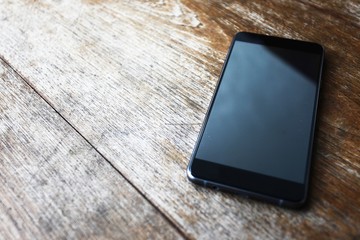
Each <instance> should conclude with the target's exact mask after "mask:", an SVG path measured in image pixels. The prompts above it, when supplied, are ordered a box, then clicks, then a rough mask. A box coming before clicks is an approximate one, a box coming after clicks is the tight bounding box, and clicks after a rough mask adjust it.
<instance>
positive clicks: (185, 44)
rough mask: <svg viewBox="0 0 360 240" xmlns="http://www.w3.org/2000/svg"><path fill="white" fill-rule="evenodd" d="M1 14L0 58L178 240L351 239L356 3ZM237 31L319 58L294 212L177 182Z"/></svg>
mask: <svg viewBox="0 0 360 240" xmlns="http://www.w3.org/2000/svg"><path fill="white" fill-rule="evenodd" d="M0 14H1V15H0V29H2V31H1V32H0V56H1V57H3V58H4V59H6V61H8V62H9V63H10V64H11V65H12V66H13V67H14V68H15V69H16V70H17V71H18V72H19V73H20V74H21V76H22V77H23V78H24V79H26V80H27V81H28V82H29V84H30V85H31V86H33V87H34V88H35V89H36V90H37V91H38V92H39V93H40V94H41V95H42V96H43V97H44V98H45V99H47V101H48V102H49V103H51V105H52V106H54V108H56V110H57V111H58V112H59V113H60V114H61V115H62V116H63V117H64V118H66V119H67V120H68V121H69V122H70V123H71V124H72V125H73V126H75V128H76V129H77V130H78V131H79V132H80V133H81V134H82V135H83V136H85V137H86V138H87V139H88V140H89V141H90V142H91V144H93V145H94V146H95V147H96V148H97V149H98V150H99V151H100V152H101V153H102V154H103V155H104V156H105V157H106V158H107V159H109V160H110V161H111V163H112V164H114V166H116V168H117V169H118V170H119V171H120V172H121V173H122V174H123V176H125V177H126V178H127V179H128V180H129V181H130V182H131V183H132V184H134V185H135V186H136V187H137V188H138V189H140V191H141V192H142V193H143V194H144V195H145V196H146V197H147V198H148V199H150V200H151V201H152V203H153V204H154V205H156V206H158V207H159V208H160V209H161V211H162V212H163V213H164V214H165V215H166V216H167V217H169V218H170V219H171V220H172V221H173V223H174V224H175V225H176V226H177V227H179V229H181V230H182V231H183V233H184V234H185V235H186V236H187V237H189V238H200V239H201V238H202V239H209V238H215V239H217V238H224V237H226V238H257V239H264V238H269V239H271V238H274V239H279V238H280V239H281V238H290V239H291V238H302V237H304V238H326V239H328V238H335V239H339V238H341V239H352V238H359V237H360V190H359V189H360V164H359V159H360V148H359V146H360V129H359V128H360V123H359V119H360V107H359V105H360V83H359V80H358V79H360V73H359V71H358V69H360V61H359V57H358V55H359V52H360V41H359V40H360V31H359V29H360V21H359V20H360V4H359V2H358V1H350V0H348V1H324V2H320V1H296V2H295V1H267V2H264V1H190V0H189V1H187V0H184V1H165V0H164V1H131V2H130V1H110V0H109V1H94V0H91V1H89V0H88V1H81V2H80V1H65V0H64V1H56V2H50V1H19V2H12V1H2V2H1V3H0ZM237 31H252V32H259V33H265V34H271V35H277V36H283V37H289V38H297V39H302V40H309V41H315V42H319V43H321V44H323V45H324V47H325V50H326V57H325V58H326V66H325V71H324V77H323V85H322V90H321V96H320V113H319V121H318V122H319V124H318V130H317V134H316V144H315V148H316V149H315V153H314V168H313V171H312V178H311V185H312V189H311V194H310V197H311V201H310V203H309V206H308V207H307V208H306V209H304V210H302V211H290V210H286V209H281V208H278V207H275V206H270V205H267V204H263V203H259V202H256V201H249V200H246V199H243V198H240V197H237V196H234V195H231V194H224V193H218V192H215V191H212V190H207V189H203V188H201V187H196V186H193V185H192V184H190V183H189V182H188V181H187V179H186V176H185V168H186V165H187V163H188V159H189V156H190V153H191V151H192V148H193V146H194V142H195V140H196V137H197V134H198V131H199V128H200V125H201V122H202V120H203V117H204V114H205V112H206V108H207V106H208V104H209V101H210V98H211V95H212V92H213V90H214V86H215V84H216V81H217V77H218V74H219V72H220V68H221V65H222V62H223V59H224V57H225V54H226V50H227V47H228V45H229V43H230V40H231V37H232V36H233V35H234V34H235V33H236V32H237Z"/></svg>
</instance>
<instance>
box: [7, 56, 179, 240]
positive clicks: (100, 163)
mask: <svg viewBox="0 0 360 240" xmlns="http://www.w3.org/2000/svg"><path fill="white" fill-rule="evenodd" d="M0 89H1V90H0V99H1V102H0V113H1V121H0V222H1V224H0V239H40V238H42V239H55V238H57V239H99V238H114V239H145V238H149V239H150V238H153V239H156V238H167V239H174V238H175V239H176V238H181V235H180V234H179V233H178V232H177V231H176V229H174V227H173V225H172V224H171V223H169V222H168V221H167V220H166V219H165V218H164V217H163V215H162V214H161V213H160V212H159V211H158V210H157V209H156V208H154V207H153V206H152V205H151V204H150V203H149V202H148V201H146V199H144V198H143V196H142V195H141V194H140V193H139V192H137V191H136V190H135V189H134V188H133V187H132V186H131V185H130V184H129V183H128V182H127V181H126V180H125V179H124V178H123V177H121V175H119V173H118V172H117V171H116V169H114V168H113V167H112V166H111V165H110V164H109V163H108V162H107V161H106V160H105V159H104V158H103V157H102V156H101V155H99V153H97V152H96V151H95V150H94V149H93V148H92V146H91V145H89V144H88V143H87V142H86V140H84V139H83V138H82V137H81V136H80V135H79V134H78V133H77V132H76V131H75V130H74V129H73V128H71V127H70V126H69V125H68V124H67V123H66V121H65V120H64V119H62V118H61V117H60V116H59V115H58V114H56V112H55V111H54V110H53V109H52V108H51V107H50V106H49V105H48V104H46V102H45V101H44V100H43V99H41V98H40V97H39V96H38V95H37V94H36V93H35V92H34V91H33V90H32V89H31V88H30V87H29V86H28V85H27V84H25V83H24V81H23V80H22V79H20V78H19V77H18V76H16V73H14V72H13V71H12V70H11V69H10V68H9V67H8V66H7V65H6V64H4V62H2V61H0Z"/></svg>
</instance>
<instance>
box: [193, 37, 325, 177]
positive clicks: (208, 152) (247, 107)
mask: <svg viewBox="0 0 360 240" xmlns="http://www.w3.org/2000/svg"><path fill="white" fill-rule="evenodd" d="M320 60H321V57H320V56H318V55H316V54H313V53H307V52H301V51H295V50H289V49H282V48H277V47H267V46H262V45H259V44H254V43H246V42H240V41H235V43H234V45H233V50H232V52H231V54H230V56H229V60H228V63H227V65H226V68H225V70H224V73H223V78H222V80H221V83H220V85H219V89H218V91H217V95H216V98H215V100H214V103H213V106H212V109H211V112H210V115H209V118H208V122H207V124H206V127H205V130H204V134H203V136H202V139H201V142H200V145H199V148H198V150H197V153H196V158H198V159H203V160H207V161H211V162H215V163H220V164H223V165H227V166H231V167H235V168H241V169H244V170H248V171H252V172H256V173H261V174H265V175H269V176H273V177H277V178H281V179H286V180H290V181H294V182H298V183H303V182H304V177H305V169H306V163H307V159H308V152H309V147H310V145H309V141H310V137H311V129H312V124H313V112H314V107H315V100H316V93H317V79H318V70H317V69H318V66H319V64H320Z"/></svg>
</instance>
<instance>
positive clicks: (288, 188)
mask: <svg viewBox="0 0 360 240" xmlns="http://www.w3.org/2000/svg"><path fill="white" fill-rule="evenodd" d="M235 41H244V42H249V43H255V44H261V45H265V46H273V47H279V48H283V49H292V50H299V51H305V52H310V53H315V54H319V55H320V56H321V62H320V69H319V74H318V77H317V91H316V96H315V99H314V100H315V105H314V110H313V119H312V128H311V134H310V139H309V148H308V149H309V152H308V157H307V163H306V170H305V173H304V174H305V181H304V183H303V184H300V183H296V182H292V181H287V180H283V179H280V178H275V177H270V176H266V175H263V174H259V173H255V172H250V171H246V170H243V169H239V168H234V167H229V166H226V165H221V164H217V163H214V162H210V161H206V160H203V159H197V158H195V156H196V152H197V150H198V148H199V144H200V142H201V139H202V136H203V133H204V130H205V127H206V124H207V121H208V119H209V116H210V113H211V109H212V106H213V103H214V100H215V98H216V95H217V92H218V89H219V86H220V84H221V81H222V79H223V74H224V71H225V69H226V66H227V63H228V60H229V57H230V54H231V51H232V49H233V46H234V43H235ZM323 59H324V49H323V47H322V46H321V45H319V44H317V43H312V42H305V41H299V40H292V39H286V38H279V37H273V36H266V35H259V34H254V33H247V32H239V33H237V34H236V35H235V37H234V38H233V40H232V42H231V45H230V48H229V51H228V54H227V56H226V60H225V63H224V65H223V68H222V71H221V74H220V78H219V81H218V83H217V86H216V89H215V92H214V95H213V97H212V100H211V102H210V105H209V108H208V111H207V113H206V116H205V119H204V122H203V125H202V128H201V131H200V134H199V137H198V139H197V142H196V145H195V148H194V151H193V153H192V156H191V160H190V163H189V165H188V168H187V175H188V178H189V179H190V180H191V181H192V182H194V183H197V184H200V185H204V186H208V187H214V188H219V189H222V190H227V191H232V192H236V193H240V194H242V195H245V196H248V197H254V198H257V199H261V200H265V201H268V202H271V203H275V204H278V205H281V206H288V207H299V206H302V205H303V204H304V203H305V201H306V199H307V192H308V185H309V175H310V174H309V172H310V166H311V157H312V146H313V139H314V131H315V124H316V113H317V106H318V98H319V90H320V83H321V73H322V66H323ZM274 186H276V187H274Z"/></svg>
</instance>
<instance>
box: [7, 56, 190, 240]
mask: <svg viewBox="0 0 360 240" xmlns="http://www.w3.org/2000/svg"><path fill="white" fill-rule="evenodd" d="M0 60H1V61H3V62H4V63H5V65H7V66H8V67H9V68H10V69H11V70H12V71H14V73H15V74H16V75H18V76H19V78H20V79H22V80H23V81H24V82H25V84H26V85H28V86H29V87H30V88H31V89H32V90H33V91H34V92H35V93H36V94H37V95H38V96H39V97H40V98H41V99H42V100H43V101H44V102H45V103H46V104H47V105H49V106H50V107H51V109H53V110H54V111H55V113H56V114H58V115H59V116H60V118H61V119H63V120H64V121H65V122H66V123H67V124H68V125H69V126H70V127H71V128H72V129H73V130H74V131H75V132H76V133H77V134H79V135H80V137H81V138H82V139H84V140H85V142H86V143H87V144H89V145H90V146H91V147H92V148H93V149H94V150H95V151H96V152H97V153H98V154H99V155H100V156H101V157H102V158H103V159H104V160H105V161H106V162H107V163H108V164H110V166H111V167H112V168H113V169H115V171H116V172H117V173H118V174H120V176H121V177H122V178H124V180H125V181H126V182H128V183H129V184H130V186H131V187H133V188H134V189H135V191H136V192H138V193H139V194H140V196H142V197H143V198H144V199H145V201H147V202H148V203H149V204H150V205H151V206H152V207H153V208H154V209H155V210H156V211H158V212H159V213H160V214H161V215H162V217H164V219H165V220H166V221H167V222H168V223H169V224H170V225H171V226H172V227H173V228H174V229H175V230H176V231H177V232H178V233H179V234H180V235H181V236H182V237H183V238H184V239H190V237H188V236H187V235H186V234H185V233H184V232H183V231H182V230H181V228H180V227H179V226H178V225H177V224H176V221H172V220H171V218H170V217H169V216H167V215H166V214H165V213H164V212H163V211H162V210H161V209H160V208H159V207H158V206H157V205H156V204H154V203H153V202H152V201H151V200H150V199H149V198H148V197H147V196H146V195H145V194H144V193H142V192H141V190H140V189H139V188H138V187H137V186H136V185H135V184H134V183H132V182H131V181H130V180H129V179H128V178H126V177H125V176H124V175H123V174H122V173H121V171H120V170H119V169H117V168H116V167H115V165H114V164H113V163H112V162H111V161H110V160H109V159H108V158H106V157H105V156H104V155H103V154H102V153H101V152H100V151H99V150H98V149H97V148H96V147H95V146H94V145H93V144H92V143H91V142H90V141H89V140H88V139H87V138H86V137H85V136H84V135H83V134H82V133H81V132H80V131H79V130H78V129H77V128H76V127H75V126H74V125H72V124H71V123H70V121H69V120H67V119H66V118H65V117H64V116H63V115H62V114H61V113H60V112H59V111H58V110H57V109H56V108H55V106H54V105H53V104H52V103H51V101H50V100H49V99H48V98H46V97H45V96H43V95H42V94H41V93H40V92H39V91H38V90H37V88H36V87H35V86H34V85H33V84H32V83H31V82H30V81H29V80H28V79H27V78H26V77H25V76H23V75H22V74H21V73H20V72H18V71H17V70H16V69H15V68H14V67H13V66H12V65H11V64H10V63H9V61H8V60H6V59H5V57H4V56H0Z"/></svg>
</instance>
